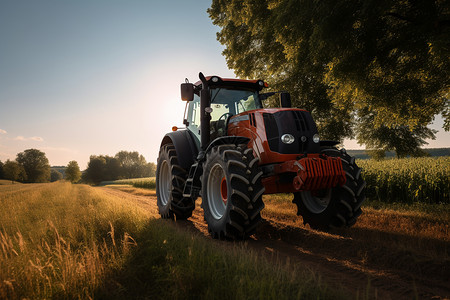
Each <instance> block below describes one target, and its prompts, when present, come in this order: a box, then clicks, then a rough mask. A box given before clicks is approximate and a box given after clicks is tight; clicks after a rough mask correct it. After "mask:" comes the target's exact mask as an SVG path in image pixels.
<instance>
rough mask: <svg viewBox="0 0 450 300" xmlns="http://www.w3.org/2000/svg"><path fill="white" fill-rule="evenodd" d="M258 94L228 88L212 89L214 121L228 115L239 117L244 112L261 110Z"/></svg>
mask: <svg viewBox="0 0 450 300" xmlns="http://www.w3.org/2000/svg"><path fill="white" fill-rule="evenodd" d="M261 107H262V106H261V102H260V100H259V97H258V92H256V91H252V90H234V89H228V88H215V89H211V108H212V109H213V111H212V113H211V118H212V120H218V118H220V116H218V115H219V114H220V115H223V114H224V113H228V114H230V115H237V114H240V113H242V112H244V111H248V110H253V109H258V108H261Z"/></svg>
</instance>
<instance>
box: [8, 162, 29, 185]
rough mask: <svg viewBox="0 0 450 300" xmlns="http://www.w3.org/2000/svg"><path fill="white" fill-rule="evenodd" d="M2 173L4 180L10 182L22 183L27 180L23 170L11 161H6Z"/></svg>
mask: <svg viewBox="0 0 450 300" xmlns="http://www.w3.org/2000/svg"><path fill="white" fill-rule="evenodd" d="M3 171H4V176H5V179H9V180H11V181H12V182H14V181H24V180H26V178H27V176H26V173H25V169H24V168H23V166H22V165H20V164H19V163H18V162H16V161H11V160H9V159H8V160H7V161H6V162H5V164H4V165H3Z"/></svg>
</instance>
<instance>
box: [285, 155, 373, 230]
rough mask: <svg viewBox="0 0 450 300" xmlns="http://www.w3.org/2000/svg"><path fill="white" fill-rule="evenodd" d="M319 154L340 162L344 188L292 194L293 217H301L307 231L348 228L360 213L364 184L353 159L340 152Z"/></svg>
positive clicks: (338, 187) (359, 170) (363, 198)
mask: <svg viewBox="0 0 450 300" xmlns="http://www.w3.org/2000/svg"><path fill="white" fill-rule="evenodd" d="M322 154H325V155H327V156H331V157H340V158H341V160H342V167H343V169H344V171H345V174H346V182H345V184H344V185H343V186H337V187H334V188H330V189H324V190H319V191H302V192H298V193H294V200H293V201H292V202H294V203H295V204H297V208H298V212H297V215H301V216H302V217H303V223H304V224H309V226H310V227H311V228H314V229H319V230H328V229H329V228H330V227H345V226H347V227H350V226H352V225H353V224H355V222H356V219H357V218H358V217H359V216H360V215H361V213H362V210H361V204H362V203H363V202H364V200H365V196H364V191H365V186H366V182H365V181H364V179H363V178H362V176H361V169H360V168H359V167H358V166H357V165H356V163H355V158H354V157H351V156H349V155H348V154H347V153H346V152H345V151H344V150H341V151H340V150H337V149H335V148H326V149H323V150H322Z"/></svg>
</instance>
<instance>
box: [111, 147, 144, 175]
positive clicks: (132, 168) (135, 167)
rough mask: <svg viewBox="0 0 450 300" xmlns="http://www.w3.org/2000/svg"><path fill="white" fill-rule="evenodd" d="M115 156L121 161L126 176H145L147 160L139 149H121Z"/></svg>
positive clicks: (123, 173)
mask: <svg viewBox="0 0 450 300" xmlns="http://www.w3.org/2000/svg"><path fill="white" fill-rule="evenodd" d="M115 158H116V159H117V160H118V161H119V163H120V166H121V168H122V176H123V177H124V178H140V177H143V176H144V173H145V168H146V165H147V162H146V160H145V158H144V156H142V155H141V154H139V152H137V151H132V152H129V151H120V152H118V153H117V154H116V156H115Z"/></svg>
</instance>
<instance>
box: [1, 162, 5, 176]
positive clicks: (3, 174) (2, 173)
mask: <svg viewBox="0 0 450 300" xmlns="http://www.w3.org/2000/svg"><path fill="white" fill-rule="evenodd" d="M3 178H5V173H4V172H3V163H2V161H1V160H0V179H3Z"/></svg>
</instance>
